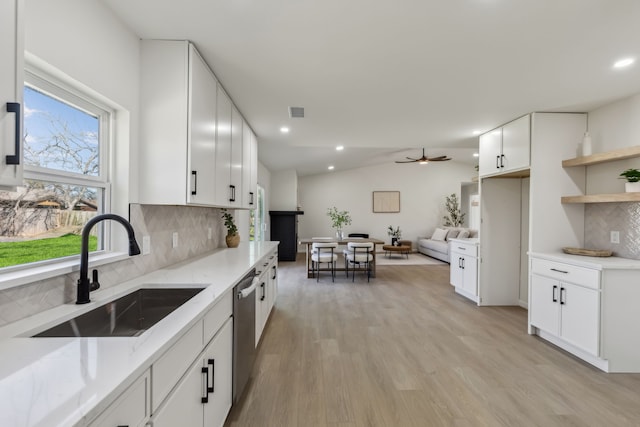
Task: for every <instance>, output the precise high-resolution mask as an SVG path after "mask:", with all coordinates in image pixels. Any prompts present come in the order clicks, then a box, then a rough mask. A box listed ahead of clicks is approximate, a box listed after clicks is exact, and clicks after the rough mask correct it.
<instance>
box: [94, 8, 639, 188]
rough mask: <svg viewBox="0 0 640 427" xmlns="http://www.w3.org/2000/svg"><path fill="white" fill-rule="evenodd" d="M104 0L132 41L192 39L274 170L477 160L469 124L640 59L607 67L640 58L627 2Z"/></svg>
mask: <svg viewBox="0 0 640 427" xmlns="http://www.w3.org/2000/svg"><path fill="white" fill-rule="evenodd" d="M102 1H103V2H104V3H106V4H107V5H108V6H109V7H110V8H111V9H112V10H113V11H114V12H115V13H116V14H117V15H118V16H119V17H120V18H121V19H122V21H123V22H124V23H125V24H126V25H127V26H128V27H129V28H130V29H131V30H132V31H133V32H134V33H136V34H137V35H138V36H140V37H141V38H155V39H188V40H191V41H193V42H194V43H195V45H196V47H197V48H198V50H199V51H200V52H201V54H202V55H203V57H204V58H205V60H206V61H207V62H208V63H209V65H210V66H211V67H212V69H213V71H214V73H215V74H216V75H217V77H218V79H219V80H220V81H221V83H222V85H223V86H224V87H225V89H226V90H227V92H228V93H229V94H230V95H231V97H232V98H233V101H234V102H235V104H236V105H237V107H238V108H239V109H240V111H241V112H242V114H243V115H244V116H245V118H246V119H247V121H248V122H249V123H250V124H251V126H252V128H253V129H254V131H255V132H256V134H257V135H258V139H259V143H260V160H261V162H262V163H263V164H264V165H265V166H266V167H267V168H269V169H270V170H272V171H277V170H284V169H292V168H293V169H296V170H297V171H298V174H299V175H306V174H314V173H322V172H326V171H327V166H329V165H330V164H331V165H334V166H335V170H341V169H347V168H353V167H358V166H362V165H368V164H380V163H385V162H387V163H388V162H392V161H393V160H400V159H403V158H404V157H405V156H413V157H416V156H419V155H420V152H421V148H422V147H425V148H426V151H427V155H429V156H437V155H441V154H445V153H446V154H448V155H449V156H451V157H453V158H454V160H458V161H465V162H473V159H472V158H471V154H472V153H473V152H474V151H476V150H477V136H474V134H473V132H474V131H487V130H490V129H492V128H494V127H496V126H498V125H500V124H503V123H504V122H507V121H509V120H511V119H514V118H516V117H518V116H520V115H523V114H526V113H528V112H531V111H589V110H591V109H593V108H595V107H598V106H600V105H603V104H606V103H609V102H611V101H613V100H616V99H619V98H622V97H625V96H628V95H631V94H634V93H637V92H640V63H635V64H633V65H631V66H630V67H627V68H621V69H614V68H613V67H612V66H613V64H614V62H615V61H617V60H619V59H622V58H626V57H631V58H638V59H639V60H640V25H639V24H638V23H639V22H640V2H638V1H637V0H560V1H559V0H535V1H534V0H519V1H514V0H396V1H383V0H259V1H255V0H181V1H176V0H102ZM289 106H300V107H304V108H305V117H304V118H290V117H289V112H288V107H289ZM282 126H287V127H289V128H290V131H289V133H287V134H284V133H281V131H280V128H281V127H282ZM337 145H343V146H344V147H345V149H344V150H343V151H341V152H337V151H336V150H335V147H336V146H337ZM407 167H412V165H408V166H407Z"/></svg>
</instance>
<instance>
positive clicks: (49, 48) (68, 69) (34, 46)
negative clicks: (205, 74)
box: [25, 0, 140, 214]
mask: <svg viewBox="0 0 640 427" xmlns="http://www.w3.org/2000/svg"><path fill="white" fill-rule="evenodd" d="M25 6H26V7H25V18H26V23H25V50H26V51H27V52H28V53H30V54H33V55H35V56H36V57H37V58H39V59H40V60H42V61H44V62H45V63H47V64H49V65H51V66H52V67H55V68H56V69H58V70H59V71H61V72H62V73H63V76H61V77H63V78H64V75H66V76H67V77H68V78H70V79H73V80H74V81H75V82H77V83H79V84H80V85H84V86H86V87H88V88H91V91H92V92H95V93H96V95H97V96H100V97H103V98H104V100H105V101H108V102H109V103H110V105H111V106H112V107H114V108H115V109H116V111H117V113H116V115H117V119H118V126H119V127H118V128H117V129H115V131H116V133H117V134H118V140H119V144H120V145H118V146H117V147H115V150H114V151H115V155H116V156H118V157H119V158H122V159H129V161H130V165H131V166H130V167H128V168H127V167H125V168H122V169H118V170H114V171H113V176H114V177H115V178H116V179H115V183H114V188H113V191H114V194H118V195H119V196H124V197H119V198H118V204H117V205H116V206H114V209H112V210H113V211H115V212H119V213H122V214H126V213H127V208H128V203H129V202H135V201H137V197H138V191H137V188H138V184H137V173H136V170H137V169H136V167H135V165H136V164H137V162H138V160H137V159H138V154H137V153H138V150H137V147H136V144H135V142H136V141H137V140H138V110H139V105H138V98H139V96H138V87H139V56H140V44H139V40H138V37H137V36H135V34H133V33H132V32H131V31H129V30H128V29H127V28H126V27H125V26H124V25H123V24H122V22H121V21H120V20H118V19H117V18H116V17H115V16H114V15H113V14H112V12H111V10H110V9H108V8H106V7H105V6H104V5H103V4H102V2H97V1H85V0H56V1H51V0H26V1H25ZM120 119H121V120H120Z"/></svg>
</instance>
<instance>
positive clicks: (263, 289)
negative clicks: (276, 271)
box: [260, 282, 266, 301]
mask: <svg viewBox="0 0 640 427" xmlns="http://www.w3.org/2000/svg"><path fill="white" fill-rule="evenodd" d="M260 287H261V288H262V296H261V297H260V301H264V299H265V298H266V295H265V288H264V282H262V283H261V284H260Z"/></svg>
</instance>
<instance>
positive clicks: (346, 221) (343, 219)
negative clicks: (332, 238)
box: [327, 206, 351, 240]
mask: <svg viewBox="0 0 640 427" xmlns="http://www.w3.org/2000/svg"><path fill="white" fill-rule="evenodd" d="M327 216H329V218H331V227H333V228H335V229H336V237H337V238H338V240H342V239H344V231H343V230H342V228H343V227H344V226H345V225H350V224H351V215H349V212H348V211H339V210H338V209H337V208H336V207H335V206H334V207H332V208H328V209H327Z"/></svg>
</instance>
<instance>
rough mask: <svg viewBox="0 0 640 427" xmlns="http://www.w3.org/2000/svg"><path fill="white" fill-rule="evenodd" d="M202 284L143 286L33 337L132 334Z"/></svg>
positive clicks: (187, 297) (152, 323)
mask: <svg viewBox="0 0 640 427" xmlns="http://www.w3.org/2000/svg"><path fill="white" fill-rule="evenodd" d="M202 289H204V288H143V289H139V290H137V291H134V292H132V293H130V294H127V295H125V296H123V297H121V298H118V299H117V300H114V301H111V302H108V303H106V304H104V305H102V306H100V307H98V308H95V309H93V310H91V311H89V312H87V313H84V314H82V315H80V316H77V317H74V318H73V319H71V320H68V321H66V322H63V323H60V324H59V325H56V326H54V327H52V328H49V329H47V330H46V331H44V332H41V333H39V334H37V335H34V338H36V337H133V336H137V335H140V334H142V333H143V332H144V331H146V330H147V329H149V328H150V327H152V326H153V325H155V324H156V323H158V322H159V321H160V320H162V319H164V318H165V317H166V316H168V315H169V314H170V313H171V312H172V311H174V310H175V309H177V308H178V307H180V306H181V305H182V304H184V303H185V302H187V301H188V300H189V299H191V298H192V297H194V296H195V295H196V294H197V293H198V292H200V291H201V290H202Z"/></svg>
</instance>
